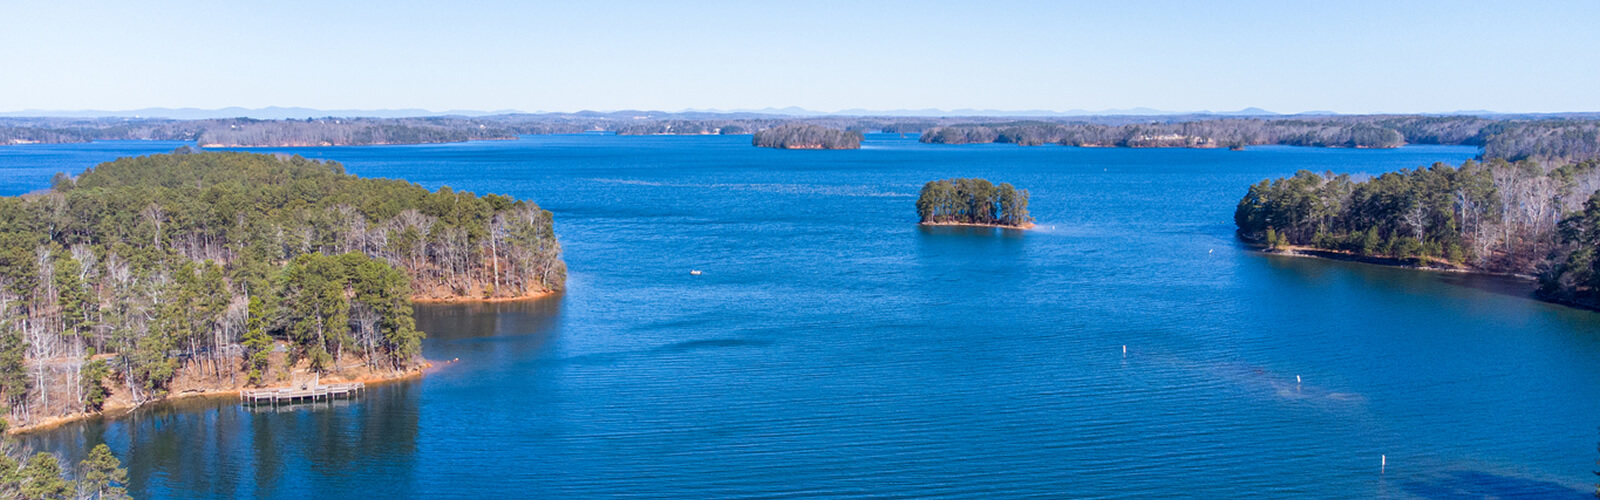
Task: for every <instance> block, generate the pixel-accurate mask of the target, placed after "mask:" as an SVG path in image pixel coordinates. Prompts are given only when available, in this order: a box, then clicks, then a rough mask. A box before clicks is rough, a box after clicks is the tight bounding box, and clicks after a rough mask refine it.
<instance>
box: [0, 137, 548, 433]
mask: <svg viewBox="0 0 1600 500" xmlns="http://www.w3.org/2000/svg"><path fill="white" fill-rule="evenodd" d="M560 251H561V247H560V244H559V243H558V242H557V241H556V237H555V234H554V232H553V230H552V221H551V214H550V213H549V212H547V211H545V210H542V209H540V208H539V207H538V206H537V205H535V204H533V203H532V202H529V201H524V200H516V199H512V198H509V197H505V196H499V195H484V196H477V195H474V194H472V193H465V192H455V191H452V190H451V189H450V188H448V187H445V188H440V189H439V190H438V191H433V192H430V191H429V190H427V189H425V188H423V187H421V186H418V185H415V184H411V183H407V182H404V181H397V180H382V179H362V178H357V177H355V176H353V175H348V174H346V173H345V172H344V169H343V167H342V166H341V165H339V164H338V163H334V162H320V161H314V160H308V159H305V158H301V157H299V156H286V155H262V154H249V153H195V152H192V151H191V150H189V149H188V148H181V149H180V150H178V151H176V152H174V153H173V154H164V155H152V156H145V157H138V158H123V159H118V160H116V161H112V162H108V163H104V164H101V165H98V166H95V167H93V168H90V169H88V170H87V171H85V172H83V174H82V175H80V176H78V177H77V178H72V177H68V176H66V175H65V174H58V175H57V177H56V178H55V179H54V181H53V188H51V189H50V190H48V191H44V192H40V193H34V194H29V195H24V196H20V197H4V198H0V398H3V399H4V403H5V405H6V406H5V410H4V411H5V418H6V420H8V421H9V422H11V423H12V424H16V425H22V426H30V425H38V424H42V423H48V422H50V421H51V420H53V419H59V418H61V417H66V416H72V415H81V414H85V413H91V412H95V411H99V410H101V409H104V408H108V407H131V406H137V405H139V404H142V403H145V402H149V401H153V400H158V399H162V398H164V397H167V396H168V395H172V394H178V393H186V392H205V391H227V390H232V389H236V388H240V387H245V386H271V385H281V384H285V383H288V382H289V381H291V380H293V379H294V377H295V375H293V373H305V374H318V375H322V376H325V377H332V378H340V377H342V378H346V379H360V378H368V377H372V378H385V377H393V376H398V375H401V374H405V373H408V372H411V371H413V370H415V369H416V368H417V367H418V365H419V363H421V360H420V358H419V357H418V356H419V350H420V342H421V340H422V338H423V335H424V334H423V332H420V331H417V330H416V327H415V323H414V322H413V319H412V306H411V302H412V300H413V299H461V298H467V299H497V298H517V297H532V296H538V295H541V294H544V293H548V292H551V291H556V290H560V289H561V288H562V287H563V285H564V283H565V273H566V271H565V270H566V268H565V264H564V263H563V262H562V261H561V258H560Z"/></svg>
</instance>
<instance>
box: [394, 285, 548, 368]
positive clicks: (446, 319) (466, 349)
mask: <svg viewBox="0 0 1600 500" xmlns="http://www.w3.org/2000/svg"><path fill="white" fill-rule="evenodd" d="M564 300H565V297H564V296H563V295H561V294H556V295H552V296H549V297H543V298H539V299H534V300H516V301H507V302H471V303H459V304H418V305H417V306H416V318H417V328H418V329H420V330H422V331H424V332H427V334H428V338H427V339H426V340H424V341H423V344H422V353H423V355H424V356H426V357H428V358H429V359H432V360H435V361H445V360H451V359H455V358H459V357H479V358H484V357H488V358H500V359H502V360H510V359H537V358H539V357H542V355H543V354H545V353H546V352H547V351H548V350H549V349H550V348H551V346H552V345H553V343H554V340H555V337H556V332H557V331H558V330H560V328H558V325H559V324H560V322H561V307H562V304H563V302H564Z"/></svg>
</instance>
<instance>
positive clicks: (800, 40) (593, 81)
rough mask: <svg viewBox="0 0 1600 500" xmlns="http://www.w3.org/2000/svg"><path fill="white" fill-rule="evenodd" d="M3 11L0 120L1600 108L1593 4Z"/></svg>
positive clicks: (210, 6) (187, 5) (426, 5)
mask: <svg viewBox="0 0 1600 500" xmlns="http://www.w3.org/2000/svg"><path fill="white" fill-rule="evenodd" d="M4 3H5V5H0V12H4V13H5V14H4V16H0V54H4V55H3V56H0V111H15V110H22V109H53V110H76V109H102V110H123V109H136V108H144V107H200V108H220V107H228V106H244V107H264V106H304V107H312V108H322V109H377V108H424V109H431V110H436V111H439V110H449V109H472V110H499V109H519V110H524V111H536V110H543V111H577V110H582V109H595V110H616V109H653V110H669V111H675V110H681V109H685V108H721V109H735V108H747V109H754V108H765V107H785V106H799V107H804V108H808V109H813V110H822V111H835V110H840V109H848V108H866V109H876V110H887V109H920V108H940V109H958V108H977V109H1003V110H1057V111H1063V110H1070V109H1087V110H1104V109H1125V108H1133V107H1149V108H1157V109H1163V110H1171V111H1193V110H1218V111H1220V110H1238V109H1242V108H1245V107H1250V106H1256V107H1261V108H1266V109H1269V110H1273V111H1278V112H1300V111H1312V110H1326V111H1336V112H1343V113H1364V112H1445V111H1455V110H1478V109H1484V110H1492V111H1501V112H1560V111H1600V89H1597V84H1600V63H1596V62H1595V60H1594V57H1595V51H1596V49H1600V28H1596V26H1600V2H1597V1H1594V0H1574V1H1569V2H1537V1H1517V2H1469V1H1458V2H1420V1H1419V2H1404V1H1389V2H1301V1H1277V2H1268V1H1263V2H1246V1H1240V2H1208V3H1202V2H1137V1H1131V2H999V1H990V2H973V1H960V2H937V1H921V2H871V3H868V2H821V1H812V2H786V3H782V4H779V3H775V2H759V1H748V0H746V1H739V2H699V3H694V4H692V5H679V4H677V3H675V2H671V3H669V2H627V1H615V2H570V1H569V2H551V3H532V2H509V1H507V2H495V1H480V2H472V1H462V2H456V1H452V2H438V1H430V2H409V1H385V2H326V3H324V2H296V1H272V2H267V1H250V2H217V1H204V2H93V1H84V2H78V1H62V2H46V1H31V0H29V1H13V0H4Z"/></svg>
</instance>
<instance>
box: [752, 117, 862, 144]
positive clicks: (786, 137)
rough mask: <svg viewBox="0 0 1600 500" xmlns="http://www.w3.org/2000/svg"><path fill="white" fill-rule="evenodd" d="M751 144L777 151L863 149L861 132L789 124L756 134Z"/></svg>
mask: <svg viewBox="0 0 1600 500" xmlns="http://www.w3.org/2000/svg"><path fill="white" fill-rule="evenodd" d="M750 143H751V144H754V145H756V146H758V147H763V148H777V149H861V132H857V131H854V130H850V131H845V130H839V129H832V128H828V127H823V126H820V125H811V124H808V123H789V124H785V125H779V126H777V127H773V128H769V129H766V130H762V131H760V132H756V134H755V137H754V138H752V139H751V140H750Z"/></svg>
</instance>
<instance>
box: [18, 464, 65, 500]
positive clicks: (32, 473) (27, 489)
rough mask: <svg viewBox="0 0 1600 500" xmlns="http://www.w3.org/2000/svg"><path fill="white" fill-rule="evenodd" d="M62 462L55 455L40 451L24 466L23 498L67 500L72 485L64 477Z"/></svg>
mask: <svg viewBox="0 0 1600 500" xmlns="http://www.w3.org/2000/svg"><path fill="white" fill-rule="evenodd" d="M62 473H63V471H62V470H61V462H60V461H58V460H57V459H56V456H55V455H51V454H49V453H42V452H41V453H38V454H35V455H34V456H33V458H29V459H28V463H27V465H24V466H23V467H22V474H21V476H22V477H21V484H22V486H21V488H20V489H21V498H24V499H26V500H65V499H67V498H71V495H72V486H71V485H70V484H68V482H67V480H66V479H65V478H63V477H62Z"/></svg>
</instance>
